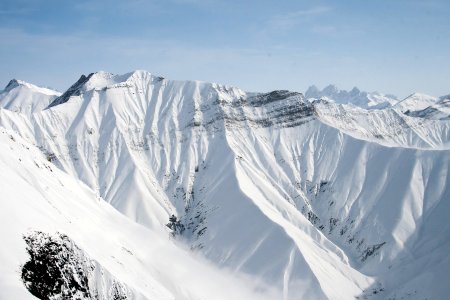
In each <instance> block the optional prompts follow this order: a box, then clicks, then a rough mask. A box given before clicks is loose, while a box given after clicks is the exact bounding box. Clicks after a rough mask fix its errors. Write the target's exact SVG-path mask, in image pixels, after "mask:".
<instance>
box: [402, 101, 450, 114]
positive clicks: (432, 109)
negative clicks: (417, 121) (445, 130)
mask: <svg viewBox="0 0 450 300" xmlns="http://www.w3.org/2000/svg"><path fill="white" fill-rule="evenodd" d="M426 99H428V100H429V101H425V103H423V104H421V105H420V106H419V107H414V106H412V108H410V109H407V110H406V111H405V113H406V114H407V115H409V116H412V117H419V118H425V119H433V120H446V119H449V118H450V95H447V96H442V97H439V98H435V97H430V98H426ZM423 107H425V108H423ZM403 109H405V108H403Z"/></svg>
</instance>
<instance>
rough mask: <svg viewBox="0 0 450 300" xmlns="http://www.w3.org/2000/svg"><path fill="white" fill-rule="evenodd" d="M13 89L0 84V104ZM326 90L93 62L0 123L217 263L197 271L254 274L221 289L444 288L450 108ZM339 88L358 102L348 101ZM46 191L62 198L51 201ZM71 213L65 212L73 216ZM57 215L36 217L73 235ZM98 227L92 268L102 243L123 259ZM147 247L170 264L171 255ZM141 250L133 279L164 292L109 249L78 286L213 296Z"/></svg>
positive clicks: (270, 292) (275, 295) (364, 294)
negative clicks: (92, 69)
mask: <svg viewBox="0 0 450 300" xmlns="http://www.w3.org/2000/svg"><path fill="white" fill-rule="evenodd" d="M14 89H15V88H14V87H10V88H9V89H6V90H5V92H3V93H2V94H1V95H2V96H0V104H1V103H3V102H2V100H1V99H2V98H1V97H4V98H5V99H6V98H7V97H9V96H8V95H9V94H10V93H11V91H13V90H14ZM8 90H10V91H9V92H8ZM325 92H327V93H328V96H327V95H322V94H323V93H324V91H322V94H320V95H319V93H318V92H317V93H318V95H317V97H312V96H311V93H312V92H311V93H310V94H309V95H307V98H309V99H307V100H306V99H305V97H304V96H303V95H302V94H300V93H295V92H289V91H274V92H271V93H266V94H255V93H251V94H250V93H246V92H244V91H242V90H240V89H238V88H233V87H228V86H222V85H218V84H210V83H204V82H197V81H187V82H183V81H171V80H167V79H164V78H161V77H156V76H153V75H151V74H149V73H147V72H144V71H137V72H133V73H129V74H125V75H113V74H109V73H105V72H99V73H93V74H90V75H88V76H83V77H81V78H80V80H79V81H78V82H77V83H75V84H74V85H73V86H72V87H71V88H70V89H69V90H68V91H66V92H65V93H63V94H62V95H58V96H57V97H55V98H54V99H53V102H52V104H50V105H49V108H47V109H42V110H41V111H35V112H34V113H31V114H25V113H17V112H14V111H13V112H11V111H9V110H7V109H2V110H0V126H2V127H4V128H6V129H7V130H8V132H9V133H8V134H11V136H16V138H18V137H19V136H20V137H22V138H23V139H25V140H26V141H25V142H24V143H31V144H33V145H35V146H37V147H38V148H39V149H40V151H41V152H43V155H44V159H45V160H46V162H45V164H46V166H48V168H52V170H54V169H55V170H54V171H56V167H57V168H58V169H61V170H62V171H64V172H65V173H67V174H68V176H70V177H71V178H72V179H71V180H80V181H81V182H83V183H84V184H86V186H84V185H83V188H85V189H88V190H89V191H91V193H92V195H95V196H94V197H93V198H98V199H104V200H105V201H106V202H107V203H109V204H111V205H112V206H113V207H114V208H115V209H116V210H118V211H119V212H121V213H122V214H124V215H125V216H127V217H128V218H129V219H131V220H134V221H136V222H138V223H140V224H142V225H144V226H145V227H146V228H142V230H145V232H146V233H145V235H147V234H148V235H150V234H151V235H152V236H153V240H152V241H151V242H150V244H154V243H160V244H163V245H165V246H164V247H168V248H169V249H172V248H171V247H174V248H175V249H177V250H170V251H180V252H179V253H183V254H178V255H184V256H183V257H185V258H186V257H191V256H196V255H197V254H195V253H198V254H200V255H201V256H203V257H206V258H207V259H208V261H209V262H208V263H206V262H200V263H198V265H196V266H199V265H201V266H202V268H207V269H208V268H212V269H213V271H207V272H206V273H205V274H213V273H214V272H219V273H220V276H219V275H217V276H219V277H220V280H218V281H217V282H218V283H219V285H222V284H220V282H224V281H227V280H231V279H230V278H229V272H232V273H233V274H234V275H233V277H236V276H238V277H239V278H240V282H247V280H250V281H252V282H254V284H253V285H250V288H249V289H247V288H244V287H241V285H242V284H241V283H239V284H238V283H236V284H237V286H239V288H238V287H237V288H236V289H235V291H234V293H235V294H234V298H233V297H231V298H229V299H251V298H254V299H262V297H267V298H268V299H299V298H300V299H301V298H304V299H355V298H358V299H402V298H403V299H424V298H427V297H428V298H430V299H434V298H435V299H441V298H442V296H443V295H446V294H448V293H449V292H450V291H449V287H448V286H447V284H446V280H445V279H446V278H448V277H449V273H448V271H447V270H448V269H450V262H449V260H450V255H449V253H450V251H449V250H450V245H449V244H448V243H442V241H445V240H447V233H448V232H449V230H450V222H449V221H448V220H447V217H446V214H445V212H446V211H449V210H448V209H449V206H450V204H449V203H448V201H447V199H449V195H450V185H449V183H450V182H449V181H450V179H449V177H448V174H449V172H448V166H449V160H450V155H449V154H450V150H449V149H450V147H449V146H450V144H449V140H450V130H449V129H450V128H449V126H450V123H449V122H450V121H447V120H446V119H445V116H444V115H445V113H444V114H439V115H438V114H436V113H433V114H432V113H422V112H420V111H422V110H423V109H425V110H426V109H429V110H431V108H428V107H430V106H433V107H437V106H439V105H440V106H439V111H440V112H442V111H443V112H445V109H446V108H445V105H446V103H447V102H446V101H445V99H446V98H445V97H444V98H442V99H438V100H436V99H435V98H433V99H435V100H436V101H434V100H433V99H431V98H430V97H425V96H420V95H417V94H414V95H411V96H410V97H408V98H407V99H405V100H403V101H398V100H396V99H394V98H392V97H391V98H389V97H390V96H385V95H381V94H377V95H375V96H377V97H375V96H374V95H373V94H368V93H364V92H360V91H359V90H353V91H352V92H347V94H346V93H344V92H342V91H338V90H337V89H334V90H333V91H332V89H331V88H329V89H328V91H325ZM331 92H333V93H334V94H335V95H337V96H336V99H331V98H330V97H331V96H330V95H332V94H333V93H331ZM34 93H38V91H34ZM334 94H333V95H334ZM350 95H352V97H354V100H352V101H350V102H349V101H345V99H344V98H345V97H349V96H350ZM19 96H20V95H19ZM338 97H340V98H339V99H337V98H338ZM364 97H365V98H364ZM19 98H20V97H19ZM318 98H320V99H318ZM8 99H9V98H8ZM352 99H353V98H352ZM355 99H359V100H358V101H359V102H361V103H362V104H361V105H359V106H362V107H364V105H366V106H367V105H368V106H367V107H366V108H370V110H366V109H363V108H361V107H357V106H358V104H357V103H356V102H355V101H356V100H355ZM367 99H369V100H370V101H372V102H367V101H369V100H367ZM350 100H351V99H350ZM366 100H367V101H366ZM364 101H366V102H364ZM377 101H378V102H377ZM383 101H385V102H386V101H387V103H388V104H389V105H388V104H382V103H384V102H383ZM430 101H431V102H430ZM433 101H434V102H433ZM351 102H353V103H351ZM375 102H376V103H375ZM425 102H426V103H425ZM342 103H346V104H342ZM364 103H365V104H364ZM368 103H369V104H368ZM424 103H425V104H424ZM349 104H353V105H349ZM355 104H356V105H357V106H355ZM363 104H364V105H363ZM423 106H426V107H425V108H424V107H423ZM3 107H6V106H3ZM419 112H420V113H419ZM442 116H444V117H442ZM9 144H11V145H14V144H15V142H12V140H11V141H9V140H8V145H9ZM11 147H13V146H11ZM6 152H7V149H6V150H5V153H6ZM24 155H26V154H24ZM46 168H47V167H46ZM11 170H15V168H12V169H11ZM11 172H14V171H11ZM58 172H59V170H58ZM30 184H31V185H32V186H34V185H35V184H36V183H35V182H34V181H30ZM80 184H81V183H80ZM61 188H63V189H64V187H61ZM42 189H43V191H47V189H46V188H45V187H43V188H42ZM74 190H75V191H76V190H77V188H75V189H74ZM47 193H48V192H43V196H42V197H43V198H44V199H46V198H48V197H49V196H48V195H47ZM14 198H15V196H14V195H13V194H11V196H10V198H9V199H14ZM52 201H55V202H52V203H53V204H54V203H59V202H61V203H60V205H64V203H63V202H64V200H63V199H61V200H58V198H55V199H53V200H52ZM93 201H94V200H93ZM13 203H14V201H12V200H11V204H10V205H14V204H13ZM102 203H103V202H102ZM27 205H28V204H27ZM102 205H107V204H102ZM102 209H103V208H102ZM28 214H31V215H33V214H37V215H39V211H35V210H34V209H28ZM96 214H97V212H95V213H93V216H95V215H96ZM80 217H81V216H80V215H77V214H73V213H71V214H70V218H71V220H75V219H78V218H80ZM97 219H98V218H97ZM99 220H100V221H98V224H96V225H95V226H96V227H99V228H103V230H102V231H101V232H105V231H107V232H109V233H108V235H110V236H111V237H112V239H114V240H117V237H115V234H117V226H115V227H111V225H110V224H109V223H108V224H103V222H105V220H104V219H103V218H100V219H99ZM125 220H126V219H124V221H122V222H130V221H129V220H126V221H125ZM49 223H52V222H49ZM58 224H59V223H58ZM166 225H167V226H166ZM59 227H60V225H55V226H54V228H53V230H50V231H49V230H47V231H45V230H42V231H43V232H49V233H51V232H55V231H59V232H64V233H66V231H67V230H69V231H71V232H72V233H71V234H67V236H68V237H70V239H72V238H73V235H74V234H75V235H76V234H77V233H76V232H77V228H74V225H71V224H70V223H69V224H67V228H66V231H61V230H60V229H59ZM113 228H114V229H113ZM38 230H41V229H38ZM119 231H121V230H120V229H119ZM99 233H100V231H99ZM5 234H6V233H5ZM23 234H25V232H24V231H20V232H19V233H18V235H20V236H21V235H23ZM142 237H143V235H137V236H136V237H135V238H133V239H132V240H131V241H130V240H129V239H125V240H123V241H122V242H123V243H124V245H123V247H125V248H126V249H130V251H131V252H132V253H134V255H136V252H140V251H143V252H145V253H150V251H151V247H150V246H148V244H147V243H144V244H145V245H147V246H143V247H137V248H136V247H135V246H133V245H129V244H130V243H131V244H132V243H133V242H135V241H139V240H141V239H143V238H142ZM54 238H57V239H62V240H64V238H63V237H62V236H59V238H58V236H56V237H54ZM95 238H96V235H95V233H93V236H92V243H89V244H88V245H89V247H90V249H89V251H88V253H89V254H90V256H91V257H93V260H92V261H94V262H97V261H98V262H99V264H100V265H99V266H98V267H96V268H95V269H96V270H102V268H105V267H102V266H104V265H105V264H104V263H102V262H101V260H102V259H101V258H100V257H101V256H99V255H98V254H99V253H102V252H104V253H111V254H108V257H109V256H111V257H114V259H113V260H114V261H115V262H116V263H117V264H119V265H120V264H122V265H123V266H124V267H125V268H127V269H128V268H129V267H128V266H127V265H126V263H125V261H124V259H125V260H126V259H127V258H126V257H127V256H126V255H125V256H124V255H117V253H115V254H113V253H112V252H111V251H110V250H109V249H106V248H104V247H103V246H100V245H98V244H99V242H98V241H96V240H95ZM48 239H50V240H51V239H52V238H51V237H48V238H47V240H48ZM125 241H126V243H125ZM70 243H72V242H70ZM76 244H77V245H79V246H82V245H84V247H85V246H86V245H87V244H86V243H81V244H80V243H79V242H76ZM71 245H72V246H71V247H72V248H73V249H83V251H84V247H81V248H78V247H76V246H74V245H75V244H73V243H72V244H71ZM179 246H181V248H182V249H181V250H180V249H179ZM17 247H19V246H18V245H17ZM20 247H22V248H24V245H23V243H22V244H20ZM20 247H19V248H20ZM113 248H114V247H113ZM185 248H187V249H190V250H187V249H185ZM99 249H101V251H100V250H99ZM137 249H142V250H137ZM77 251H78V250H76V251H75V252H76V253H78V252H77ZM80 251H82V250H80ZM119 252H120V251H119ZM92 253H94V255H92ZM95 253H97V255H95ZM127 253H128V252H127ZM177 253H178V252H177ZM102 255H104V254H102ZM148 255H150V254H148ZM151 255H155V253H154V252H151ZM82 257H85V256H82ZM86 257H88V256H86ZM144 257H145V255H144ZM159 257H160V260H162V261H164V260H165V261H166V262H165V263H167V264H170V265H173V262H171V260H172V258H171V256H168V255H164V256H163V257H161V256H159ZM2 259H4V258H3V257H2ZM140 259H142V256H140ZM87 260H89V261H91V259H90V258H89V259H88V258H86V261H87ZM20 261H21V262H22V263H24V262H25V261H26V259H25V258H22V259H21V260H20ZM81 261H84V258H82V259H81ZM139 261H140V260H137V261H134V262H133V265H134V264H137V265H139V264H141V265H139V267H138V268H140V270H141V269H142V270H144V269H145V270H154V271H147V272H148V273H145V271H143V272H144V273H145V278H147V279H148V280H150V281H152V282H154V284H155V285H158V286H162V287H161V288H156V290H157V291H159V292H160V291H165V292H164V293H165V294H164V293H163V292H161V293H163V294H158V295H157V296H156V297H153V298H152V296H151V295H152V294H151V292H150V291H151V290H152V289H150V288H149V287H148V286H146V284H147V283H145V284H144V283H142V282H139V281H134V280H132V281H131V282H130V280H126V278H125V279H124V278H123V277H121V276H120V275H119V274H120V271H117V270H120V268H119V269H116V270H114V268H111V264H109V263H106V266H107V268H106V269H107V270H108V272H110V274H113V275H111V276H110V277H109V275H108V276H107V278H111V279H108V280H109V281H108V280H106V281H105V279H102V280H103V281H102V283H101V284H100V285H98V284H99V283H98V282H97V283H96V282H95V281H96V280H99V279H97V277H95V276H94V277H89V276H90V275H89V274H91V273H89V271H85V273H86V274H87V275H86V278H88V279H87V285H85V288H84V291H88V292H89V293H90V295H94V294H95V292H97V293H98V294H99V295H108V293H110V291H111V290H112V287H113V284H112V282H118V283H120V284H122V285H121V286H123V289H124V290H127V291H128V292H127V293H128V294H127V295H129V296H130V295H131V296H130V297H132V298H133V297H136V296H135V295H137V294H139V295H141V296H140V297H144V298H150V299H175V298H176V299H178V298H179V299H198V298H201V297H203V296H204V295H207V294H208V293H213V295H215V296H213V298H215V299H217V298H218V297H219V296H217V293H214V292H216V291H213V290H206V291H204V290H201V289H197V288H198V284H199V283H198V282H199V280H200V278H203V279H205V278H208V277H209V275H205V276H203V275H199V274H198V273H199V272H198V271H197V270H196V268H190V267H189V270H191V271H190V272H188V273H189V277H192V282H191V284H188V285H187V286H186V285H184V284H183V283H181V282H180V279H181V278H180V277H179V275H178V274H174V272H169V271H167V270H165V269H164V268H162V267H161V265H158V264H160V263H162V264H164V262H161V261H159V260H158V263H156V262H155V261H153V260H152V263H150V264H149V263H145V262H143V261H141V263H139ZM210 263H212V265H213V266H206V265H209V264H210ZM94 264H95V263H94ZM155 264H156V265H155ZM177 264H179V265H180V266H179V268H177V272H181V273H182V274H184V273H183V272H184V271H182V270H183V268H186V267H187V266H188V265H189V266H190V264H189V263H187V262H184V260H180V259H178V260H177ZM82 265H83V263H82ZM88 265H89V264H87V265H86V266H88ZM112 265H114V266H116V265H115V264H112ZM83 266H84V265H83ZM134 266H136V265H134ZM183 266H185V267H183ZM116 267H117V266H116ZM217 267H220V268H223V269H224V270H222V271H217V270H216V269H215V268H217ZM70 268H72V267H70ZM86 268H87V269H86ZM86 268H85V267H82V269H83V270H89V267H86ZM72 269H73V268H72ZM167 269H170V267H168V268H167ZM8 270H10V269H8ZM208 270H209V269H208ZM225 270H226V271H225ZM5 272H6V271H5ZM161 272H162V274H164V275H161ZM194 273H195V276H194V275H193V274H194ZM108 274H109V273H108ZM214 274H215V273H214ZM69 275H70V274H69ZM141 275H142V274H141ZM130 276H131V275H130ZM196 276H199V277H196ZM242 276H244V277H245V278H247V279H243V277H242ZM89 278H96V279H89ZM130 278H135V277H130ZM150 278H151V279H150ZM183 279H185V278H184V277H183ZM77 280H78V281H77ZM79 280H80V278H78V279H75V282H80V281H79ZM90 280H91V281H90ZM169 282H170V283H169ZM208 282H209V281H208ZM78 285H80V284H79V283H78ZM181 286H182V287H181ZM216 289H217V290H220V288H219V287H216ZM255 290H256V291H255ZM99 291H100V292H99ZM137 291H139V292H137ZM221 293H223V294H224V295H225V294H226V293H224V292H221ZM244 294H246V295H247V296H246V297H244V298H243V297H242V295H244ZM199 295H202V296H199ZM208 295H211V294H208ZM226 295H228V296H229V294H226ZM196 296H198V297H196ZM223 297H225V296H223Z"/></svg>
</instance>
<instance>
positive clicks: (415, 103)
mask: <svg viewBox="0 0 450 300" xmlns="http://www.w3.org/2000/svg"><path fill="white" fill-rule="evenodd" d="M438 100H439V98H437V97H434V96H430V95H426V94H422V93H414V94H411V95H409V96H408V97H406V98H405V99H403V100H402V101H400V102H399V103H397V104H396V105H395V106H394V108H396V109H398V110H400V111H401V112H404V113H406V114H408V112H413V111H419V110H422V109H425V108H427V107H428V106H430V105H433V104H435V103H436V102H437V101H438Z"/></svg>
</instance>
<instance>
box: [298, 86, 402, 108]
mask: <svg viewBox="0 0 450 300" xmlns="http://www.w3.org/2000/svg"><path fill="white" fill-rule="evenodd" d="M305 97H306V99H316V100H318V99H325V100H328V101H333V102H336V103H338V104H351V105H354V106H357V107H361V108H365V109H383V108H386V107H391V106H392V105H394V104H396V103H397V102H398V100H397V98H396V97H395V96H393V95H384V94H381V93H378V92H373V93H368V92H363V91H360V90H359V89H358V88H357V87H354V88H353V89H352V90H351V91H346V90H340V89H338V88H337V87H336V86H334V85H331V84H330V85H328V86H326V87H325V88H324V89H323V90H319V89H318V88H317V87H316V86H314V85H313V86H310V87H309V88H308V89H307V90H306V92H305Z"/></svg>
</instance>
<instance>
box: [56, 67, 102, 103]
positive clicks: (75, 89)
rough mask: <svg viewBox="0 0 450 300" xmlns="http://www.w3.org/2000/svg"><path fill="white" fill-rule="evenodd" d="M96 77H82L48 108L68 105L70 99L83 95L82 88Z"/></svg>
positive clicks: (90, 75)
mask: <svg viewBox="0 0 450 300" xmlns="http://www.w3.org/2000/svg"><path fill="white" fill-rule="evenodd" d="M92 75H94V73H91V74H89V75H88V76H85V75H81V77H80V79H78V81H77V82H75V83H74V84H73V85H72V86H71V87H70V88H69V89H68V90H67V91H65V92H64V94H62V95H61V96H59V97H58V98H56V99H55V100H54V101H53V102H52V103H50V105H49V106H48V107H47V108H50V107H53V106H56V105H59V104H63V103H66V102H67V101H68V100H69V98H70V97H72V96H79V95H81V87H82V86H83V85H84V84H85V83H86V82H87V81H88V80H89V79H90V78H91V77H92Z"/></svg>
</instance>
